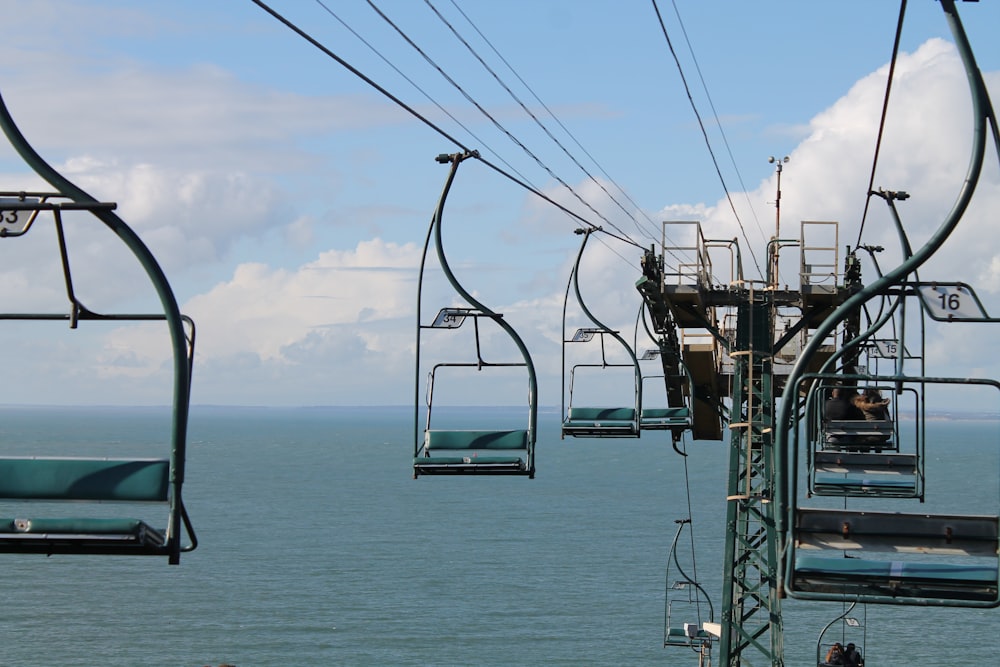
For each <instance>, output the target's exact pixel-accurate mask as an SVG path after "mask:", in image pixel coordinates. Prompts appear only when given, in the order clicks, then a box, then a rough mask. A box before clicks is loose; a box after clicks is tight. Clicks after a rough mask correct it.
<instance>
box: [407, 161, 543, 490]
mask: <svg viewBox="0 0 1000 667" xmlns="http://www.w3.org/2000/svg"><path fill="white" fill-rule="evenodd" d="M470 157H478V153H476V152H474V151H473V152H469V151H466V152H464V153H456V154H453V155H439V156H438V157H437V161H438V162H439V163H441V164H449V165H451V168H450V169H449V171H448V177H447V179H446V181H445V185H444V188H443V190H442V192H441V196H440V197H439V199H438V204H437V206H436V208H435V210H434V216H433V217H432V219H431V224H430V227H429V229H428V230H427V237H426V239H425V241H424V250H423V254H422V256H421V260H420V271H419V274H418V279H417V327H416V340H417V344H416V372H415V376H416V377H415V380H414V399H413V457H414V469H413V470H414V477H417V476H419V475H420V474H421V473H425V474H435V473H449V474H490V473H491V472H496V473H497V474H524V475H527V476H528V477H529V478H534V476H535V440H536V437H537V430H538V429H537V424H538V380H537V376H536V373H535V365H534V362H533V361H532V359H531V354H530V353H529V352H528V348H527V346H525V344H524V341H523V340H522V339H521V337H520V336H519V335H518V334H517V332H516V331H515V330H514V328H513V327H511V326H510V325H509V324H508V323H507V321H506V320H505V319H504V318H503V316H502V315H500V314H499V313H496V312H494V311H493V310H491V309H489V308H488V307H486V306H485V305H484V304H483V303H481V302H480V301H479V300H478V299H476V298H475V297H474V296H472V294H470V293H469V292H468V291H467V290H466V289H465V288H464V287H463V286H462V284H461V283H460V282H459V281H458V278H457V277H456V276H455V274H454V272H453V271H452V269H451V265H450V264H449V263H448V258H447V257H446V256H445V252H444V244H443V242H442V235H441V228H442V224H443V221H444V206H445V202H446V201H447V199H448V193H449V192H450V191H451V186H452V183H453V182H454V180H455V175H456V174H457V173H458V167H459V165H460V164H461V163H462V162H463V161H464V160H466V159H468V158H470ZM432 240H433V242H434V247H435V250H436V252H437V258H438V262H439V264H440V266H441V270H442V271H443V273H444V275H445V277H446V278H447V279H448V282H449V283H450V284H451V286H452V287H453V288H454V290H455V291H456V292H457V293H458V294H459V295H460V296H461V297H462V298H463V299H464V300H465V302H466V303H468V304H469V305H470V306H472V310H466V311H463V312H464V313H465V315H466V316H471V317H473V320H474V322H475V324H476V327H477V329H476V331H477V333H476V346H477V354H478V352H479V350H478V346H479V337H478V318H479V317H485V318H488V319H490V320H491V321H492V322H495V323H496V324H497V326H499V327H500V328H501V329H502V330H503V331H504V333H506V334H507V336H508V337H509V338H510V339H511V341H513V343H514V345H515V346H516V347H517V350H518V352H519V353H520V355H521V358H522V363H520V364H489V363H486V362H484V361H483V360H482V358H481V357H479V358H477V362H476V363H475V364H438V366H436V367H435V368H437V367H440V366H446V365H453V366H475V367H476V368H484V367H487V366H491V365H493V366H498V365H518V366H524V367H525V369H526V370H527V376H528V428H527V430H526V431H513V432H511V431H502V432H498V433H499V435H498V436H497V438H491V437H487V436H485V435H484V432H482V431H466V432H465V433H466V435H465V436H452V437H453V438H457V439H458V440H463V439H464V440H465V441H466V442H467V443H468V444H482V443H487V444H488V443H496V442H504V443H508V444H509V443H511V442H513V440H516V439H518V438H519V437H520V436H513V435H511V434H512V433H526V437H525V446H524V447H523V449H524V450H525V452H526V453H525V458H526V460H525V461H524V462H522V463H521V465H520V466H518V467H514V465H513V462H514V461H516V460H517V459H505V462H504V465H500V466H494V467H486V466H482V465H471V464H468V465H460V464H454V465H446V466H444V467H443V468H441V467H435V466H431V465H428V464H427V462H426V461H420V462H418V461H417V459H418V458H423V459H426V458H428V457H427V456H426V454H427V451H426V450H425V444H426V441H427V439H428V438H430V439H433V438H447V437H448V436H440V435H433V433H435V431H433V430H432V429H431V427H430V408H431V406H430V405H428V413H427V426H426V429H424V430H425V431H427V432H428V433H427V434H424V433H423V432H422V429H421V428H420V386H421V377H420V339H421V330H422V329H423V328H424V327H423V325H422V324H421V322H420V318H421V312H422V309H421V306H422V299H423V284H424V275H425V269H426V264H427V254H428V251H429V249H430V244H431V241H432ZM432 377H433V375H432ZM438 433H440V431H438ZM469 434H476V435H469ZM517 449H522V447H520V446H518V447H517ZM465 458H469V459H471V458H472V457H463V461H464V459H465ZM476 458H477V463H479V464H481V463H482V460H483V459H481V458H479V457H476Z"/></svg>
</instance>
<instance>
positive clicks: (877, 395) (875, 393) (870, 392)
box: [865, 387, 882, 401]
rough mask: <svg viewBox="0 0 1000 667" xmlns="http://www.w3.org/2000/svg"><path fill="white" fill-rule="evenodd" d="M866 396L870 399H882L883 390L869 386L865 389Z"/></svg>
mask: <svg viewBox="0 0 1000 667" xmlns="http://www.w3.org/2000/svg"><path fill="white" fill-rule="evenodd" d="M865 398H867V399H868V400H870V401H881V400H882V392H880V391H879V390H878V389H876V388H875V387H869V388H868V389H865Z"/></svg>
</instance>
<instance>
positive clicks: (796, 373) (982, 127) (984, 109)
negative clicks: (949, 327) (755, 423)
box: [775, 0, 1000, 552]
mask: <svg viewBox="0 0 1000 667" xmlns="http://www.w3.org/2000/svg"><path fill="white" fill-rule="evenodd" d="M941 7H942V9H943V10H944V12H945V15H946V17H947V19H948V22H949V25H950V27H951V30H952V34H953V35H954V37H955V42H956V44H957V46H958V50H959V54H960V55H961V58H962V62H963V63H964V65H965V71H966V75H967V77H968V79H969V86H970V89H971V97H972V106H973V115H974V120H975V126H974V128H973V141H972V151H971V155H970V159H969V167H968V169H967V172H966V177H965V180H964V182H963V183H962V186H961V189H960V191H959V194H958V197H957V199H956V201H955V203H954V205H953V206H952V209H951V211H950V212H949V213H948V215H947V216H946V217H945V219H944V221H943V222H942V223H941V226H940V227H939V228H938V230H937V231H936V232H935V233H934V234H933V235H932V236H931V238H930V239H928V240H927V242H926V243H925V244H924V245H923V247H921V248H920V249H919V250H917V251H916V252H915V253H913V255H912V257H910V258H908V259H906V260H904V261H903V262H902V263H901V264H900V265H899V266H897V267H896V268H895V269H893V270H891V271H889V272H888V273H886V274H885V275H884V276H882V277H881V278H880V279H878V280H876V281H875V282H874V283H872V284H870V285H868V286H866V287H864V288H862V289H861V290H860V291H859V292H858V293H857V294H855V295H854V296H852V297H850V298H849V299H847V300H846V301H845V302H844V303H843V304H841V305H840V306H839V307H838V308H837V309H836V310H835V311H834V312H833V313H832V314H831V315H830V316H829V317H828V318H827V319H826V320H824V321H823V322H822V323H821V324H820V326H819V327H818V328H817V330H816V333H815V334H814V335H813V337H812V339H811V340H810V341H809V343H808V344H807V345H806V347H805V349H803V351H802V354H801V356H800V357H799V359H798V361H797V362H796V364H795V366H794V367H793V368H792V371H791V373H790V374H789V376H788V380H787V382H786V384H785V389H784V391H783V392H782V396H781V403H780V405H779V407H778V412H777V418H776V421H775V426H776V428H777V433H776V443H775V444H776V450H777V452H776V454H777V456H776V458H777V463H778V469H779V472H780V475H781V480H782V483H780V484H778V485H777V498H776V500H777V501H778V512H777V513H776V514H777V520H778V526H777V529H778V535H779V540H781V542H782V548H781V551H782V552H783V551H784V542H785V532H786V526H787V525H791V520H792V517H791V515H790V513H791V512H792V511H793V506H792V505H793V504H792V503H790V502H789V494H788V491H789V484H790V480H789V474H788V473H789V466H788V463H789V452H788V446H789V425H790V423H791V420H790V417H791V410H792V407H793V405H795V404H796V401H795V400H794V396H795V391H796V387H797V386H798V384H799V379H800V378H801V377H802V375H803V374H804V373H805V372H806V369H807V364H808V360H809V359H810V358H811V357H812V356H813V355H814V354H815V353H816V351H817V350H818V349H819V346H820V345H821V343H822V341H823V339H824V338H825V337H826V336H827V335H829V333H830V332H831V331H832V330H833V329H834V328H835V327H836V326H837V324H839V323H840V322H841V321H842V320H844V319H845V318H846V317H847V316H848V315H850V314H851V313H852V312H853V311H854V310H856V309H858V308H860V307H861V306H862V305H863V304H864V303H865V302H866V301H868V299H870V298H871V297H873V296H875V295H877V294H879V293H881V292H882V291H883V290H884V289H885V288H887V287H889V286H890V285H894V284H897V283H899V282H900V281H902V280H903V279H904V278H905V277H906V276H907V275H909V274H910V273H912V272H913V271H915V270H916V269H917V268H919V267H920V266H921V265H923V264H924V262H926V261H927V260H928V259H929V258H930V257H931V256H932V255H933V254H934V253H935V252H936V251H937V250H938V249H939V248H940V247H941V245H942V244H944V242H945V241H946V240H947V238H948V236H949V235H950V234H951V232H952V231H953V230H954V229H955V227H956V226H957V225H958V222H959V220H960V219H961V217H962V214H963V213H964V212H965V209H966V208H967V207H968V205H969V201H970V200H971V198H972V194H973V192H974V191H975V189H976V184H977V182H978V180H979V175H980V173H981V171H982V167H983V161H984V155H985V145H986V126H987V123H989V124H990V125H992V130H993V138H994V142H995V143H997V144H998V145H1000V135H998V132H997V127H996V117H995V115H994V113H993V108H992V105H991V103H990V99H989V95H988V94H987V91H986V85H985V83H984V81H983V79H982V74H981V72H980V71H979V68H978V66H977V65H976V61H975V56H974V55H973V53H972V49H971V47H970V45H969V42H968V38H967V37H966V35H965V31H964V29H963V28H962V24H961V21H960V20H959V18H958V14H957V11H956V9H955V3H954V0H941ZM793 500H794V499H793Z"/></svg>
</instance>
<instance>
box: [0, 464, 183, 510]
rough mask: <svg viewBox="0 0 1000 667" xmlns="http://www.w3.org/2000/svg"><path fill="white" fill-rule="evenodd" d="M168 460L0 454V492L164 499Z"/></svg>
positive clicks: (20, 496)
mask: <svg viewBox="0 0 1000 667" xmlns="http://www.w3.org/2000/svg"><path fill="white" fill-rule="evenodd" d="M169 477H170V461H169V460H167V459H158V460H153V459H150V460H145V461H143V460H125V459H118V460H114V459H77V458H73V459H68V458H0V498H3V499H5V500H6V499H9V500H111V501H121V502H125V501H150V502H166V501H167V500H168V494H169V491H170V484H169V481H170V480H169Z"/></svg>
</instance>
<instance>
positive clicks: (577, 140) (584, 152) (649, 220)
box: [449, 0, 681, 260]
mask: <svg viewBox="0 0 1000 667" xmlns="http://www.w3.org/2000/svg"><path fill="white" fill-rule="evenodd" d="M449 1H450V2H451V4H452V5H453V6H454V7H455V9H456V10H457V11H458V13H459V14H461V15H462V17H463V18H464V19H465V20H466V21H468V23H469V25H471V26H472V29H473V30H475V31H476V33H477V34H478V35H479V36H480V37H481V38H482V40H483V41H484V42H486V44H487V45H488V46H489V47H490V49H491V50H492V51H493V53H495V54H496V56H497V57H498V58H499V59H500V61H501V62H502V63H503V64H504V65H506V66H507V69H509V70H510V71H511V73H513V74H514V76H515V77H516V78H517V80H518V81H519V82H520V83H521V85H523V86H524V87H525V89H526V90H527V91H528V92H529V93H531V96H532V97H534V98H535V101H536V102H538V104H539V105H541V107H542V108H543V109H545V112H546V113H547V114H548V115H549V116H550V117H551V118H552V120H553V121H555V123H556V124H557V125H558V126H559V127H560V128H561V129H562V130H563V132H565V133H566V136H568V137H569V138H570V139H572V140H573V143H574V144H576V146H577V148H579V149H580V150H581V151H583V154H584V155H586V156H587V158H589V159H590V161H591V162H593V163H594V166H596V167H597V169H598V170H599V171H600V172H601V173H602V174H603V175H604V177H605V178H607V179H608V181H610V182H611V184H612V185H614V186H615V188H616V189H617V190H618V191H619V192H620V193H621V194H622V196H623V197H624V198H625V199H626V200H627V201H628V202H629V203H630V204H632V206H634V207H635V209H636V210H637V211H639V212H640V213H641V214H642V216H643V217H644V218H646V220H647V221H648V222H649V224H651V225H653V226H656V225H657V223H656V222H654V221H653V219H652V218H650V217H649V214H648V213H646V211H645V209H644V208H642V207H641V206H639V204H638V203H636V202H635V200H634V199H632V197H630V196H629V194H628V192H626V190H625V189H624V188H623V187H622V186H620V185H618V183H617V182H616V181H615V179H614V178H613V177H612V176H611V174H609V173H608V172H607V170H606V169H604V167H603V166H601V164H600V163H599V162H598V161H597V159H596V158H595V157H594V156H593V155H591V154H590V152H589V151H588V150H587V149H586V148H585V147H584V146H583V144H581V143H580V141H579V139H577V138H576V137H575V136H574V135H573V133H572V132H571V131H570V129H569V128H568V127H566V125H565V124H564V123H563V122H562V121H561V120H560V119H559V117H558V116H556V114H555V112H553V111H552V109H551V108H549V106H548V105H547V104H545V102H544V101H542V99H541V98H540V97H539V96H538V94H537V93H536V92H535V91H534V90H533V89H532V88H531V86H530V85H528V82H527V81H525V80H524V78H522V77H521V75H520V74H518V72H517V70H515V69H514V67H513V66H512V65H511V64H510V63H509V62H508V61H507V59H506V58H504V56H503V55H502V54H501V53H500V52H499V51H498V50H497V48H496V47H495V46H494V45H493V43H492V42H490V40H489V38H487V37H486V35H484V34H483V32H482V31H481V30H480V29H479V28H478V27H477V26H476V24H475V23H474V22H473V21H472V19H471V18H470V17H469V16H468V15H467V14H466V13H465V11H463V10H462V8H461V7H459V6H458V4H457V3H456V2H455V0H449ZM671 240H672V239H671ZM671 254H673V253H671ZM674 257H675V258H676V259H678V260H680V259H681V258H680V257H677V255H674Z"/></svg>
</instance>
